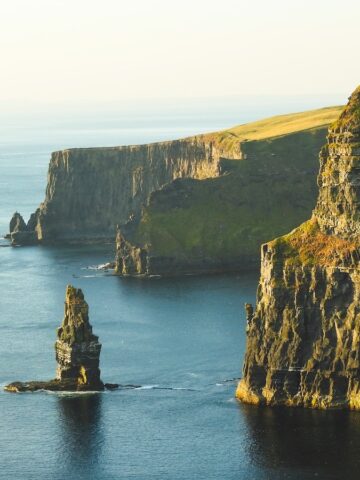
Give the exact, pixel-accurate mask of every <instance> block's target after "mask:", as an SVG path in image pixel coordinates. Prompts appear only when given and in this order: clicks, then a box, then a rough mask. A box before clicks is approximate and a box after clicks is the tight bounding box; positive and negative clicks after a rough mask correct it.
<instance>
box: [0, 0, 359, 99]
mask: <svg viewBox="0 0 360 480" xmlns="http://www.w3.org/2000/svg"><path fill="white" fill-rule="evenodd" d="M359 25H360V2H359V1H358V0H356V1H355V0H341V1H339V0H336V1H335V0H326V1H325V0H301V1H298V0H247V1H243V0H206V1H205V0H181V1H180V0H127V1H124V0H0V62H1V63H0V65H1V67H0V68H1V69H0V85H1V88H0V105H11V104H13V105H15V104H38V105H46V104H52V103H64V104H73V103H81V102H83V103H86V102H95V103H99V104H101V103H102V102H113V101H114V102H116V101H122V100H129V99H136V100H137V101H139V100H140V101H141V100H142V99H143V100H146V99H167V98H172V99H174V98H175V99H181V98H192V97H210V98H211V97H218V96H231V95H327V94H339V95H344V96H345V98H346V97H347V96H348V95H349V94H350V93H351V91H352V90H353V89H354V88H355V87H356V86H357V84H359V83H360V62H359V51H360V35H359Z"/></svg>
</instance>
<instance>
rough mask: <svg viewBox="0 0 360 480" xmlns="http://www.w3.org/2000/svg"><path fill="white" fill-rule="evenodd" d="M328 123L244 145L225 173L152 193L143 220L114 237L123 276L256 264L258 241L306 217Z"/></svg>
mask: <svg viewBox="0 0 360 480" xmlns="http://www.w3.org/2000/svg"><path fill="white" fill-rule="evenodd" d="M326 132H327V127H320V128H313V129H310V130H306V131H300V132H294V133H290V134H287V135H282V136H279V137H274V138H267V139H264V140H256V141H250V140H248V141H246V142H244V143H242V144H241V154H242V158H243V159H242V160H241V161H239V160H231V159H224V158H222V159H221V160H220V169H221V171H222V172H223V175H221V176H220V177H217V178H211V179H205V180H201V181H199V180H195V179H185V178H184V179H177V180H175V181H173V182H171V183H170V184H168V185H165V186H164V187H163V188H161V189H160V190H157V191H155V192H153V193H152V194H151V195H150V197H149V201H148V204H147V205H146V206H145V207H144V209H143V211H142V214H141V217H140V219H138V218H136V219H135V220H134V221H133V222H130V224H129V225H127V226H122V227H121V228H120V231H119V232H118V235H117V255H116V270H117V272H118V273H119V274H123V275H179V274H191V273H196V274H200V273H215V272H224V271H241V270H246V269H253V268H254V267H255V268H257V267H258V265H259V261H260V259H259V249H260V245H261V244H262V243H264V242H265V241H267V240H268V239H270V238H274V237H275V236H277V235H280V234H284V233H286V232H287V231H289V229H292V228H294V227H295V226H296V225H298V224H299V222H303V221H305V220H306V219H307V218H308V217H309V215H310V214H311V211H312V209H313V208H314V205H315V202H316V195H317V186H316V172H317V168H318V167H317V163H318V152H319V149H320V148H321V146H322V145H323V143H324V141H325V139H326Z"/></svg>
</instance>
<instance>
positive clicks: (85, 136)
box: [0, 102, 360, 480]
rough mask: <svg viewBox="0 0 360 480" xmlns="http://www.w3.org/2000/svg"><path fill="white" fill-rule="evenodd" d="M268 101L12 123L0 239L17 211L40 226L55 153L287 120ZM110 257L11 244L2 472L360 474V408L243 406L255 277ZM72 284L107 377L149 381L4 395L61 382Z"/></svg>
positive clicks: (1, 255)
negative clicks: (273, 116) (173, 273)
mask: <svg viewBox="0 0 360 480" xmlns="http://www.w3.org/2000/svg"><path fill="white" fill-rule="evenodd" d="M274 105H275V103H274ZM312 106H313V105H312V104H310V103H309V102H308V103H306V104H304V108H308V107H309V108H310V107H312ZM315 106H316V105H315ZM256 108H257V110H256ZM256 108H255V107H253V110H251V109H249V110H248V111H246V112H245V114H241V112H240V113H239V112H236V111H235V110H234V111H230V114H226V112H228V111H229V109H227V110H226V109H225V107H224V108H223V110H221V108H220V107H219V108H218V110H217V113H219V112H220V113H221V112H222V115H215V114H214V112H213V113H212V114H211V112H210V113H209V115H208V116H206V115H200V114H199V110H197V111H196V110H195V111H193V112H190V113H191V114H190V113H189V114H188V115H183V116H182V115H179V113H178V112H175V113H173V112H171V111H170V112H168V111H166V109H165V110H164V111H163V112H160V113H158V114H157V115H156V114H154V115H153V116H152V117H151V118H150V117H149V116H146V115H143V116H142V115H141V113H138V112H137V114H136V116H135V115H133V116H131V115H130V114H129V115H127V116H125V117H124V116H120V117H118V116H114V115H113V116H111V118H110V119H108V121H106V122H101V121H100V120H101V118H100V119H99V118H97V119H95V120H93V122H90V121H89V118H88V117H86V118H83V119H81V118H75V119H74V118H73V117H72V118H71V119H65V120H62V121H61V122H60V121H55V120H54V119H53V118H50V117H46V116H44V117H42V118H41V119H39V117H35V119H34V121H30V120H26V121H25V120H24V119H20V120H19V119H18V120H17V121H15V120H12V123H11V122H10V123H9V122H8V123H6V122H3V123H1V125H0V231H1V232H4V233H5V231H6V230H7V224H8V221H9V218H10V216H11V214H12V213H13V211H14V210H16V209H17V210H19V211H21V212H22V213H23V214H24V216H26V217H28V215H29V214H30V212H31V211H33V210H34V209H35V208H36V206H37V205H38V204H39V202H40V201H41V200H42V199H43V196H44V189H45V184H46V170H47V164H48V159H49V155H50V152H51V151H52V150H55V149H58V148H64V147H70V146H94V145H112V144H115V145H116V144H121V143H143V142H149V141H155V140H163V139H167V138H169V139H170V138H176V137H179V136H184V135H188V134H192V133H197V132H199V131H201V130H203V131H206V130H213V129H217V128H221V127H225V126H227V125H231V124H235V123H241V122H243V121H247V120H252V119H254V118H256V116H257V117H258V118H260V117H262V116H264V115H265V114H268V113H278V112H277V111H276V108H275V107H274V109H273V110H274V111H271V112H268V111H266V112H265V111H262V110H261V108H260V107H256ZM269 108H270V107H269ZM285 111H286V110H285ZM164 112H165V113H166V115H165V114H164ZM235 117H236V118H235ZM84 125H85V126H84ZM129 125H130V127H129ZM113 253H114V252H113V248H112V247H111V246H105V247H89V246H86V247H79V246H78V247H65V246H64V247H61V246H58V247H46V248H44V247H39V246H35V247H26V248H25V247H23V248H11V247H8V246H7V242H6V241H4V240H2V241H0V262H1V263H0V265H1V268H0V329H1V330H0V360H1V361H0V386H1V391H0V478H4V479H8V478H14V479H40V480H42V479H54V480H62V479H64V478H71V479H96V480H103V479H104V480H107V479H110V480H111V479H144V478H145V479H174V480H191V479H225V480H230V479H241V480H242V479H244V480H248V479H251V480H252V479H255V480H265V479H275V480H277V479H291V480H307V479H313V478H317V479H324V480H325V479H345V478H346V479H350V480H351V479H355V478H358V476H359V470H360V459H359V455H358V451H359V447H360V414H358V413H349V412H319V411H303V410H295V409H294V410H286V409H262V408H255V407H251V406H245V405H241V404H238V403H237V402H236V401H235V399H234V392H235V388H236V378H237V377H239V376H240V372H241V365H242V359H243V354H244V349H245V317H244V312H243V304H244V302H246V301H250V302H254V300H255V293H256V286H257V280H258V272H254V273H247V274H241V275H227V276H213V277H185V278H177V279H157V280H136V279H120V278H116V277H114V276H112V275H110V274H108V273H106V272H104V271H101V270H97V269H96V266H98V265H100V264H102V263H104V262H106V261H109V260H111V259H112V258H113ZM68 283H72V284H74V285H75V286H77V287H81V288H82V289H83V290H84V293H85V297H86V299H87V301H88V303H89V305H90V319H91V322H92V324H93V327H94V332H95V333H96V334H97V335H99V337H100V341H101V342H102V344H103V350H102V356H101V369H102V378H103V379H104V380H105V381H107V382H118V383H123V384H126V383H131V384H137V385H141V388H139V389H135V390H118V391H114V392H105V393H100V394H81V395H66V394H50V393H35V394H23V395H14V394H9V393H6V392H4V391H3V390H2V387H3V386H4V385H5V384H6V383H8V382H10V381H14V380H29V379H48V378H52V377H53V376H54V372H55V359H54V341H55V331H56V328H57V327H58V325H59V324H60V322H61V320H62V316H63V301H64V294H65V286H66V284H68Z"/></svg>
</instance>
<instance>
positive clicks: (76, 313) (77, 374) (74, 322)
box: [5, 285, 104, 392]
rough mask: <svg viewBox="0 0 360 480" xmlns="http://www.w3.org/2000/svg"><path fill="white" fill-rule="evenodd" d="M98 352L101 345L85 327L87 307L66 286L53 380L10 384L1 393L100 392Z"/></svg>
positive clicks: (81, 296)
mask: <svg viewBox="0 0 360 480" xmlns="http://www.w3.org/2000/svg"><path fill="white" fill-rule="evenodd" d="M100 351H101V344H100V343H99V339H98V337H97V336H96V335H94V334H93V333H92V326H91V325H90V323H89V306H88V304H87V303H86V301H85V299H84V294H83V292H82V291H81V289H77V288H74V287H73V286H71V285H68V286H67V288H66V296H65V316H64V319H63V322H62V325H61V327H60V328H58V331H57V341H56V343H55V352H56V361H57V364H58V366H57V370H56V378H55V379H54V380H50V381H47V382H46V381H45V382H42V381H40V382H39V381H31V382H14V383H11V384H10V385H7V386H6V387H5V390H7V391H10V392H25V391H35V390H54V391H57V390H59V391H101V390H103V389H104V384H103V382H102V381H101V379H100V369H99V362H100Z"/></svg>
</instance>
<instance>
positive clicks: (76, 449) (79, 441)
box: [58, 394, 104, 478]
mask: <svg viewBox="0 0 360 480" xmlns="http://www.w3.org/2000/svg"><path fill="white" fill-rule="evenodd" d="M101 402H102V396H101V394H89V395H85V394H82V395H78V396H60V397H58V412H59V417H60V425H61V436H60V450H61V457H60V458H61V461H62V462H63V468H64V470H65V471H67V472H69V473H71V475H74V476H73V477H72V478H75V477H76V478H80V477H81V478H82V476H84V477H85V478H89V477H87V475H89V474H90V472H92V473H94V471H96V470H97V468H98V466H99V461H100V458H101V454H102V447H103V443H104V434H103V431H102V422H101V416H102V415H101ZM76 475H77V476H76Z"/></svg>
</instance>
